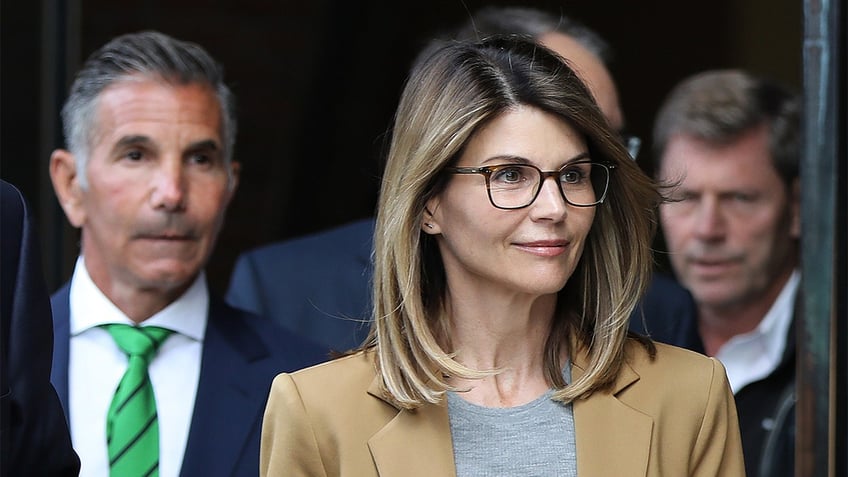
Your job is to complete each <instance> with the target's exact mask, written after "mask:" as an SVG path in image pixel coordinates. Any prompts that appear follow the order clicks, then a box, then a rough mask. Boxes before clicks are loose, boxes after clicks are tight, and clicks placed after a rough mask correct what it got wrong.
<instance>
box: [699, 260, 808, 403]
mask: <svg viewBox="0 0 848 477" xmlns="http://www.w3.org/2000/svg"><path fill="white" fill-rule="evenodd" d="M799 280H800V275H799V273H798V271H797V270H796V271H795V272H793V273H792V276H790V277H789V280H788V281H787V282H786V285H784V286H783V290H782V291H781V292H780V295H778V297H777V300H775V301H774V303H773V304H772V306H771V309H769V311H768V313H766V316H764V317H763V320H762V321H761V322H760V324H759V325H757V327H756V328H755V329H753V330H751V331H749V332H748V333H745V334H741V335H736V336H734V337H733V338H731V339H730V340H728V341H727V343H725V344H724V346H722V347H721V348H719V350H718V353H716V356H715V357H716V359H718V360H719V361H721V363H722V364H723V365H724V367H725V368H726V369H727V379H728V380H729V381H730V387H731V389H733V393H734V394H736V393H737V392H739V390H741V389H742V388H744V387H745V386H747V385H749V384H751V383H753V382H755V381H759V380H761V379H763V378H765V377H766V376H768V375H769V374H771V373H772V372H774V370H775V369H777V367H778V366H779V365H780V360H781V359H782V358H783V352H784V350H785V349H786V333H787V331H788V330H789V325H790V324H791V323H792V315H793V313H794V312H795V296H796V295H797V293H798V282H799Z"/></svg>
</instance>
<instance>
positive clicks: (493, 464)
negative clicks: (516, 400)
mask: <svg viewBox="0 0 848 477" xmlns="http://www.w3.org/2000/svg"><path fill="white" fill-rule="evenodd" d="M552 394H553V391H552V390H551V391H548V392H547V393H545V394H544V395H542V396H541V397H539V398H538V399H536V400H534V401H532V402H530V403H527V404H524V405H522V406H517V407H509V408H490V407H483V406H478V405H476V404H472V403H470V402H468V401H466V400H464V399H462V398H461V397H459V396H458V395H457V393H453V392H449V393H448V415H449V417H450V429H451V436H452V439H453V455H454V461H455V462H456V475H457V477H472V476H473V477H489V476H491V477H504V476H509V477H530V476H533V477H542V476H545V477H548V476H562V477H576V476H577V444H576V443H575V440H574V414H573V412H572V408H571V404H568V405H565V404H562V403H559V402H557V401H554V400H552V399H551V395H552Z"/></svg>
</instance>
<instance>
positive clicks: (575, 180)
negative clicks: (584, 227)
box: [489, 162, 609, 209]
mask: <svg viewBox="0 0 848 477" xmlns="http://www.w3.org/2000/svg"><path fill="white" fill-rule="evenodd" d="M490 169H491V171H492V172H491V174H490V175H489V197H490V198H491V200H492V204H494V205H495V206H496V207H501V208H505V209H516V208H521V207H526V206H528V205H530V204H531V203H532V202H533V201H534V200H535V199H536V196H537V195H538V193H539V189H540V188H541V185H542V180H543V177H542V176H543V175H544V176H545V178H547V177H548V176H552V177H558V178H559V180H558V181H557V183H558V184H559V186H560V190H561V191H562V194H563V196H565V199H566V200H567V201H568V202H569V203H570V204H572V205H576V206H591V205H595V204H597V203H598V202H600V201H601V200H603V198H604V195H605V194H606V189H607V184H608V176H609V172H608V169H607V168H606V167H605V166H604V165H603V164H595V163H590V162H578V163H574V164H570V165H568V166H566V167H564V168H563V169H561V170H559V171H554V172H548V173H543V172H542V171H540V170H539V169H537V168H535V167H533V166H529V165H522V164H508V165H503V166H495V167H492V168H490Z"/></svg>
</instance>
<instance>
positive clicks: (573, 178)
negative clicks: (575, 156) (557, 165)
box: [559, 169, 583, 184]
mask: <svg viewBox="0 0 848 477" xmlns="http://www.w3.org/2000/svg"><path fill="white" fill-rule="evenodd" d="M559 177H560V180H561V181H562V182H565V183H566V184H576V183H578V182H580V181H581V180H582V179H583V173H582V172H581V171H579V170H575V169H571V170H567V171H563V173H562V175H561V176H559Z"/></svg>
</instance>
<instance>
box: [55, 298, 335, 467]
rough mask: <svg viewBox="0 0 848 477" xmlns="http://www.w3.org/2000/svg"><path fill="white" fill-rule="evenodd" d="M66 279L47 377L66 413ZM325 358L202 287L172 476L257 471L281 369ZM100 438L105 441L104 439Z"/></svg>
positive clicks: (57, 305)
mask: <svg viewBox="0 0 848 477" xmlns="http://www.w3.org/2000/svg"><path fill="white" fill-rule="evenodd" d="M69 291H70V286H69V284H66V285H65V286H64V287H62V288H61V289H60V290H59V291H57V292H56V293H55V294H54V295H53V297H52V300H53V313H54V335H55V337H56V341H55V348H54V353H53V374H52V379H53V384H54V386H56V390H57V391H58V392H59V397H60V398H61V400H62V403H63V405H64V406H65V411H66V412H68V350H69V344H70V311H69V300H68V297H69ZM325 359H326V357H325V353H324V350H323V349H322V348H320V347H318V346H317V345H315V344H313V343H310V342H309V341H308V340H305V339H303V338H299V337H296V336H294V335H292V334H291V333H288V332H286V331H285V330H282V329H280V328H279V327H277V326H275V325H274V324H273V323H271V322H269V321H268V320H266V319H263V318H260V317H258V316H256V315H253V314H251V313H246V312H244V311H241V310H237V309H235V308H232V307H230V306H228V305H227V304H225V303H224V302H223V301H221V300H220V299H216V298H215V297H214V296H211V294H210V302H209V321H208V323H207V325H206V336H205V337H204V341H203V353H202V357H201V364H200V380H199V382H198V385H197V397H196V399H195V403H194V415H193V416H192V420H191V429H190V430H189V435H188V442H187V443H186V450H185V454H184V456H183V465H182V469H181V472H180V475H181V476H183V477H195V476H204V477H207V476H233V477H235V476H238V477H241V476H244V477H255V476H257V475H259V439H260V431H261V424H262V415H263V413H264V410H265V403H266V401H267V398H268V393H269V391H270V389H271V381H273V379H274V377H275V376H276V375H277V374H279V373H281V372H288V371H291V370H296V369H300V368H303V367H306V366H309V365H312V364H315V363H318V362H320V361H324V360H325ZM104 445H105V443H104Z"/></svg>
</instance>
